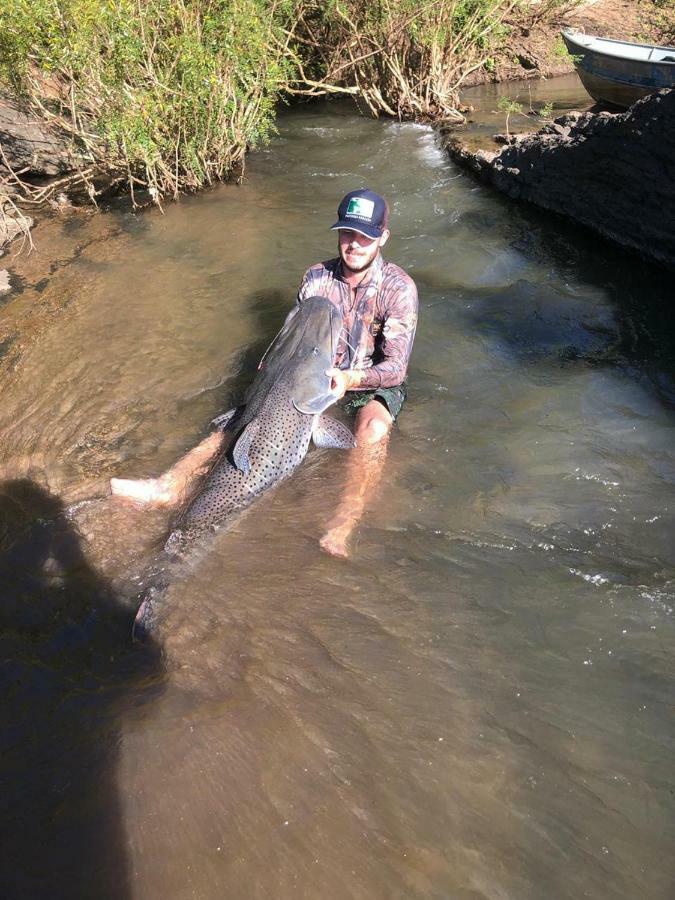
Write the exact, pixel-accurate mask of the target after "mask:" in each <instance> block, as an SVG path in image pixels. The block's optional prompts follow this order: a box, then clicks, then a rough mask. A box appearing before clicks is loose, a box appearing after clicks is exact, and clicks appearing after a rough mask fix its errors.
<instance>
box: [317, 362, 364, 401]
mask: <svg viewBox="0 0 675 900" xmlns="http://www.w3.org/2000/svg"><path fill="white" fill-rule="evenodd" d="M326 375H328V377H329V378H330V389H331V391H332V392H333V393H334V394H335V396H336V399H337V400H339V399H340V398H341V397H344V395H345V394H346V393H347V391H349V390H351V389H352V388H355V387H358V386H359V385H360V384H361V381H362V380H363V375H362V374H361V372H360V370H359V369H327V370H326Z"/></svg>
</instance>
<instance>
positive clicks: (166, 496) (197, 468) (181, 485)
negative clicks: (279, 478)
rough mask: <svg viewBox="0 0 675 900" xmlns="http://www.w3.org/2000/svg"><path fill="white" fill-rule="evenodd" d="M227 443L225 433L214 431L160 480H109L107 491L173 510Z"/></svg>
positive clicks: (207, 469) (160, 477)
mask: <svg viewBox="0 0 675 900" xmlns="http://www.w3.org/2000/svg"><path fill="white" fill-rule="evenodd" d="M227 440H228V436H227V435H226V434H225V433H224V432H222V431H213V432H212V433H211V434H209V435H208V437H206V438H204V440H203V441H201V443H199V444H197V446H196V447H194V448H193V449H192V450H189V451H188V452H187V453H186V454H185V456H182V457H181V458H180V459H179V460H178V462H177V463H175V464H174V465H173V466H171V468H170V469H168V470H167V471H166V472H165V473H164V474H163V475H160V476H159V478H111V479H110V490H111V492H112V494H113V496H115V497H123V498H124V499H126V500H133V501H134V502H135V503H143V504H148V505H152V506H175V505H177V504H178V503H181V502H183V501H184V500H186V499H187V498H188V496H189V495H190V493H191V492H192V488H193V487H194V484H195V481H196V479H197V478H198V477H199V476H202V475H206V473H207V472H208V471H209V469H210V467H211V463H212V462H213V461H214V459H215V458H216V456H218V455H219V454H220V453H222V452H223V450H224V449H225V447H226V446H227Z"/></svg>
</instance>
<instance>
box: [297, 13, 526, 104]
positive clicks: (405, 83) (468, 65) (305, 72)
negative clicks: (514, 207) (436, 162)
mask: <svg viewBox="0 0 675 900" xmlns="http://www.w3.org/2000/svg"><path fill="white" fill-rule="evenodd" d="M522 2H523V0H376V2H370V3H364V2H361V0H328V2H325V0H307V2H303V3H301V4H299V6H300V9H299V10H298V16H297V19H296V22H295V23H294V26H293V28H292V30H291V32H290V33H289V38H290V48H291V50H292V51H293V52H294V54H295V56H294V61H295V63H296V65H297V68H298V70H299V72H300V75H301V78H300V80H299V82H298V83H297V85H294V86H291V89H292V90H294V91H295V92H296V93H302V94H308V95H317V94H321V93H324V92H326V91H330V90H336V89H337V90H343V91H345V92H347V93H350V94H354V95H356V96H358V97H360V98H361V99H362V100H363V101H365V103H366V104H367V105H368V107H369V108H370V110H371V112H372V113H374V114H375V115H378V114H379V113H381V112H384V113H386V114H388V115H392V116H397V117H399V118H409V117H429V118H437V117H439V116H443V117H458V114H457V111H456V107H457V100H458V98H457V91H458V88H459V86H460V85H461V83H462V82H463V81H464V79H465V78H466V77H467V75H469V74H470V73H471V72H473V71H475V70H476V69H478V68H480V67H481V66H483V65H485V63H486V61H487V60H488V59H489V57H490V55H491V52H492V50H493V47H494V46H495V44H496V43H498V42H499V41H500V40H501V39H502V38H503V36H504V34H505V32H506V26H505V21H506V19H507V17H508V16H509V14H510V13H511V12H512V11H513V10H514V9H515V8H516V7H517V6H518V5H519V4H521V3H522Z"/></svg>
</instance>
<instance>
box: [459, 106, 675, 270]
mask: <svg viewBox="0 0 675 900" xmlns="http://www.w3.org/2000/svg"><path fill="white" fill-rule="evenodd" d="M674 135H675V91H660V92H658V93H656V94H651V95H649V96H647V97H645V98H643V99H642V100H640V101H639V102H638V103H636V104H634V105H633V106H632V107H631V108H630V109H629V110H628V111H627V112H625V113H614V114H613V113H608V112H599V113H592V112H586V113H571V114H568V115H565V116H561V117H559V118H557V119H555V120H554V121H553V122H550V123H548V124H546V125H545V126H544V127H543V128H542V129H540V130H539V131H537V132H536V133H534V134H520V135H512V136H511V137H510V138H508V139H506V141H507V143H506V146H505V147H503V148H502V149H501V150H499V151H494V150H470V149H468V148H467V147H466V145H465V143H464V141H463V139H462V138H458V137H457V136H456V135H454V134H453V133H452V132H449V133H446V146H447V149H448V152H449V153H450V156H451V157H452V158H453V159H454V160H455V162H457V163H459V164H460V165H462V166H463V167H465V168H468V169H470V170H471V171H472V172H473V173H474V174H475V175H476V176H477V177H478V178H479V179H480V180H481V181H483V182H484V183H486V184H489V185H490V186H491V187H493V188H495V189H496V190H497V191H499V192H501V193H503V194H506V195H507V196H508V197H510V198H511V199H513V200H517V201H520V202H526V203H530V204H533V205H535V206H538V207H539V208H541V209H545V210H549V211H551V212H553V213H556V214H558V215H561V216H565V217H566V218H568V219H571V220H573V221H574V222H577V223H579V224H580V225H582V226H584V227H585V228H588V229H590V230H591V231H593V232H595V233H596V234H598V235H600V236H602V237H603V238H605V239H607V240H610V241H612V242H613V243H615V244H618V245H619V246H622V247H626V248H628V249H630V250H632V251H635V252H636V253H638V254H639V255H640V256H642V257H643V258H644V259H647V260H650V261H653V262H657V263H660V264H662V265H664V266H666V267H667V268H669V269H671V270H673V271H675V169H674V167H673V160H675V137H674Z"/></svg>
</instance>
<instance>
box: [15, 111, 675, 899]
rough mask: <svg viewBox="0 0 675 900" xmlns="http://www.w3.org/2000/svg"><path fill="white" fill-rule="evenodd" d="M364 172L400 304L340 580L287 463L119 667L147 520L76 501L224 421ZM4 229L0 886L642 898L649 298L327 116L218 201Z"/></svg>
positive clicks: (668, 530)
mask: <svg viewBox="0 0 675 900" xmlns="http://www.w3.org/2000/svg"><path fill="white" fill-rule="evenodd" d="M364 184H367V185H369V186H371V187H372V188H374V189H376V190H379V191H381V192H382V193H384V194H385V195H387V196H388V197H389V198H390V201H391V206H392V223H391V225H392V231H393V237H392V239H391V241H390V244H389V246H388V247H387V253H386V255H387V256H388V257H389V258H391V259H393V260H394V261H396V262H398V263H400V264H401V265H403V266H404V267H405V268H406V269H407V270H408V271H409V272H410V274H411V275H412V276H413V277H414V278H415V280H416V282H417V284H418V287H419V291H420V300H421V315H420V325H419V329H418V335H417V340H416V345H415V350H414V355H413V362H412V369H411V373H410V396H409V400H408V403H407V405H406V408H405V410H404V412H403V414H402V416H401V418H400V420H399V424H398V425H397V427H396V429H395V432H394V434H393V437H392V440H391V444H390V449H389V456H388V461H387V466H386V475H385V477H384V481H383V484H382V486H381V489H380V491H379V493H378V495H377V497H376V498H375V499H374V500H373V502H372V503H371V505H370V506H369V508H368V509H367V510H366V513H365V515H364V518H363V521H362V523H361V525H360V527H359V529H358V532H357V536H356V541H355V543H354V548H353V553H352V556H351V558H350V559H349V560H347V561H344V560H337V559H334V558H332V557H329V556H327V555H326V554H325V553H323V552H322V551H321V550H320V548H319V546H318V542H317V541H318V537H319V536H320V535H321V533H322V528H323V527H324V526H325V524H326V522H327V521H328V519H329V518H330V516H331V512H332V510H333V509H334V507H335V504H336V503H337V501H338V498H339V496H340V492H341V488H342V486H343V484H344V477H345V472H346V468H345V454H340V453H338V452H337V451H316V450H315V451H311V452H310V455H309V456H308V458H307V460H306V461H305V463H304V464H303V466H302V467H301V468H300V469H299V470H298V471H297V472H296V474H295V475H294V477H293V478H292V479H291V480H290V481H288V482H286V483H285V484H283V485H282V486H281V487H280V488H279V489H278V490H276V491H275V492H272V493H270V494H267V495H266V496H264V497H263V498H262V499H261V500H260V501H259V502H258V503H257V504H256V505H255V506H254V507H253V508H252V509H251V510H250V511H249V512H248V513H247V514H246V515H245V516H243V517H241V518H240V519H239V520H238V521H236V522H235V523H234V524H233V526H232V528H231V529H229V530H228V531H226V532H224V533H221V534H220V535H219V537H218V539H217V541H216V543H215V544H214V545H213V546H212V547H211V548H210V550H209V553H208V554H206V555H205V556H204V558H203V559H201V560H200V561H199V563H198V564H197V565H196V566H195V567H194V569H193V571H192V572H190V573H189V574H188V575H187V576H186V577H185V578H184V579H183V580H181V581H179V582H178V583H176V584H174V585H173V586H172V588H171V589H170V590H169V593H168V595H167V598H166V610H167V612H166V615H165V618H164V621H163V624H162V628H161V630H160V632H159V635H158V638H157V646H155V647H152V646H151V647H145V648H144V647H138V646H132V645H131V644H130V642H129V639H128V638H129V633H128V625H129V604H130V599H129V598H131V597H133V591H134V585H135V583H136V582H135V581H134V579H135V578H137V577H138V573H139V572H142V571H143V566H144V565H145V564H147V562H148V561H149V560H150V559H151V558H152V555H153V553H154V552H155V549H156V547H157V545H158V543H159V542H161V539H162V536H163V535H165V534H166V530H167V528H168V524H169V519H170V515H169V513H168V512H166V511H154V512H152V513H150V512H144V511H141V510H137V509H133V508H129V507H126V506H124V505H123V504H120V503H114V502H112V501H111V500H110V499H107V498H104V499H96V497H97V496H101V495H102V494H104V492H105V484H106V482H107V479H108V478H110V477H111V476H113V475H122V476H136V475H138V476H140V475H148V474H153V473H158V472H160V471H161V470H162V469H164V468H166V467H167V466H169V465H170V464H171V463H172V462H173V461H174V460H175V459H176V458H177V457H178V456H179V455H180V454H181V453H182V452H183V451H184V450H185V449H186V448H188V447H189V446H191V445H193V444H194V443H195V442H196V441H197V440H198V439H199V438H200V437H201V436H202V435H204V434H205V433H206V430H207V427H208V422H209V420H210V418H211V417H212V416H214V415H215V414H217V413H218V412H220V411H222V410H224V409H227V408H229V407H230V406H231V405H232V401H236V400H237V398H238V397H240V396H241V391H242V389H243V387H245V385H246V384H247V381H248V379H249V378H250V376H251V373H252V371H253V367H254V365H255V362H256V361H257V359H258V358H259V356H260V355H261V353H262V351H263V350H264V349H265V347H266V346H267V344H268V343H269V341H270V339H271V338H272V336H273V335H274V334H275V332H276V329H277V328H278V326H279V324H280V322H281V321H282V319H283V316H284V314H285V312H286V310H287V309H288V307H289V305H290V304H291V303H292V301H293V298H294V292H295V290H296V288H297V284H298V282H299V279H300V276H301V275H302V273H303V271H304V269H305V268H306V267H307V266H308V265H309V264H310V263H312V262H314V261H316V260H317V259H321V258H326V257H327V256H329V255H332V253H333V248H334V236H333V235H331V234H330V233H329V232H328V231H327V227H328V225H330V224H331V223H332V221H333V217H334V212H335V207H336V205H337V202H338V200H339V198H340V197H341V196H342V194H343V193H345V192H346V191H347V190H349V189H351V188H352V187H354V186H359V185H364ZM35 240H36V243H37V247H38V249H37V251H36V253H34V254H32V255H31V257H30V258H24V259H23V261H21V262H20V263H19V264H18V265H17V272H18V274H19V275H21V277H22V279H23V281H22V285H23V289H22V290H21V291H19V292H16V293H14V294H13V295H10V296H9V297H8V298H7V299H6V301H5V303H4V306H3V307H2V308H1V309H0V316H1V318H0V326H1V328H2V330H1V331H0V354H2V355H1V357H0V383H1V385H2V398H3V401H2V408H1V410H0V474H1V475H2V478H3V481H2V485H1V486H0V516H1V518H0V541H1V546H2V548H3V551H4V553H3V556H2V563H0V576H2V581H3V597H4V599H3V603H2V625H3V632H2V638H1V641H2V655H1V657H0V659H1V660H2V689H3V710H4V712H3V716H2V722H1V724H2V726H3V728H2V745H1V746H2V755H3V767H2V773H3V782H2V791H1V792H0V797H1V799H0V809H1V818H2V826H3V832H4V835H3V839H2V843H1V845H0V846H1V849H0V876H1V878H2V881H3V883H4V887H3V889H2V895H3V897H7V898H31V900H32V898H42V897H50V898H61V897H63V898H80V897H82V898H85V897H87V898H89V897H91V898H115V900H132V898H133V900H153V898H166V897H169V898H172V900H184V898H185V900H187V898H205V900H211V898H224V897H227V898H233V900H235V898H236V900H240V898H241V900H244V898H246V900H249V898H251V900H253V898H296V897H306V898H319V897H320V898H323V900H346V898H359V900H361V898H363V900H366V898H367V900H380V898H382V900H384V898H387V900H389V898H439V900H440V898H443V900H446V898H449V900H468V898H471V900H477V898H490V900H493V898H499V900H501V898H509V900H524V898H542V900H543V898H570V900H572V898H575V900H576V898H580V897H588V898H596V900H606V898H609V897H611V898H626V900H628V898H630V900H634V898H635V897H638V896H639V897H641V898H650V900H652V898H653V900H656V898H659V900H660V898H663V900H665V898H667V897H671V896H672V895H673V894H672V891H673V884H674V879H675V863H674V862H673V856H672V849H673V845H674V842H675V819H674V812H675V797H674V792H675V770H674V768H673V750H674V747H673V737H674V716H673V712H674V700H673V684H674V680H673V676H674V672H675V668H674V663H675V649H674V648H675V642H674V637H675V635H674V633H673V632H674V628H673V624H674V616H673V606H674V605H675V542H674V540H673V532H674V524H675V440H674V438H675V389H674V386H673V385H674V382H673V372H674V371H675V364H674V351H673V347H674V340H675V328H674V326H673V308H672V279H671V280H670V281H669V279H668V278H667V277H666V276H665V275H661V274H659V273H657V272H656V271H655V270H650V269H648V268H646V267H643V266H642V264H641V263H639V262H638V261H636V260H635V259H632V258H630V257H628V256H627V255H626V254H623V253H621V252H619V251H616V250H614V249H612V248H610V247H609V246H607V245H606V244H604V243H603V242H601V241H599V240H595V239H594V238H592V237H588V236H587V235H584V234H581V233H578V232H577V231H576V230H575V229H574V228H573V227H570V226H569V225H565V224H564V223H562V222H560V221H558V220H552V219H550V218H548V217H546V216H544V215H542V214H539V213H537V212H535V211H532V210H526V209H522V208H516V207H514V206H512V205H511V204H510V203H508V202H507V201H505V200H504V199H502V198H500V197H498V196H496V195H494V194H492V193H490V192H489V191H488V190H486V189H484V188H482V187H480V186H478V185H477V184H476V183H475V182H474V181H473V180H472V178H471V177H470V176H469V175H467V174H465V173H463V172H462V171H460V170H459V169H457V168H456V167H455V166H454V165H453V164H452V163H451V162H450V161H449V160H448V159H447V158H446V156H445V155H444V153H443V152H442V151H441V150H440V149H439V147H438V146H437V144H436V141H435V138H434V135H433V133H432V132H431V131H430V130H429V129H427V128H424V127H419V126H414V125H399V124H393V123H391V122H376V121H372V120H370V119H367V118H360V117H359V116H358V115H356V114H355V113H354V112H353V110H352V109H350V108H344V107H341V106H336V107H326V106H313V107H307V108H304V109H297V110H291V111H287V112H285V113H284V114H283V115H282V117H281V120H280V133H279V136H278V137H277V138H276V139H275V140H274V141H273V142H272V144H271V145H270V146H269V148H268V149H266V150H264V151H262V152H258V153H256V154H254V155H252V156H251V158H250V160H249V163H248V167H247V172H246V180H245V182H244V183H243V184H242V185H241V186H233V185H231V186H222V187H218V188H216V189H213V190H210V191H207V192H205V193H203V194H201V195H200V196H198V197H194V198H188V199H186V200H183V201H182V202H180V203H179V204H175V205H170V206H168V207H167V208H166V210H165V213H164V215H161V214H159V213H156V212H150V213H147V214H145V215H137V216H136V215H131V214H130V213H128V212H126V211H123V210H118V211H114V210H113V211H111V212H109V213H108V214H107V215H105V216H104V215H94V216H91V215H81V216H76V217H75V218H66V219H63V220H54V221H53V222H51V223H49V224H44V225H43V226H42V228H39V229H38V230H37V231H36V233H35ZM40 253H42V254H45V253H47V254H49V256H50V259H53V264H52V265H51V273H50V274H49V275H48V276H44V273H41V272H40V267H41V265H42V266H44V257H43V262H42V263H40V262H39V260H40V257H39V254H40ZM15 283H16V276H15Z"/></svg>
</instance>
